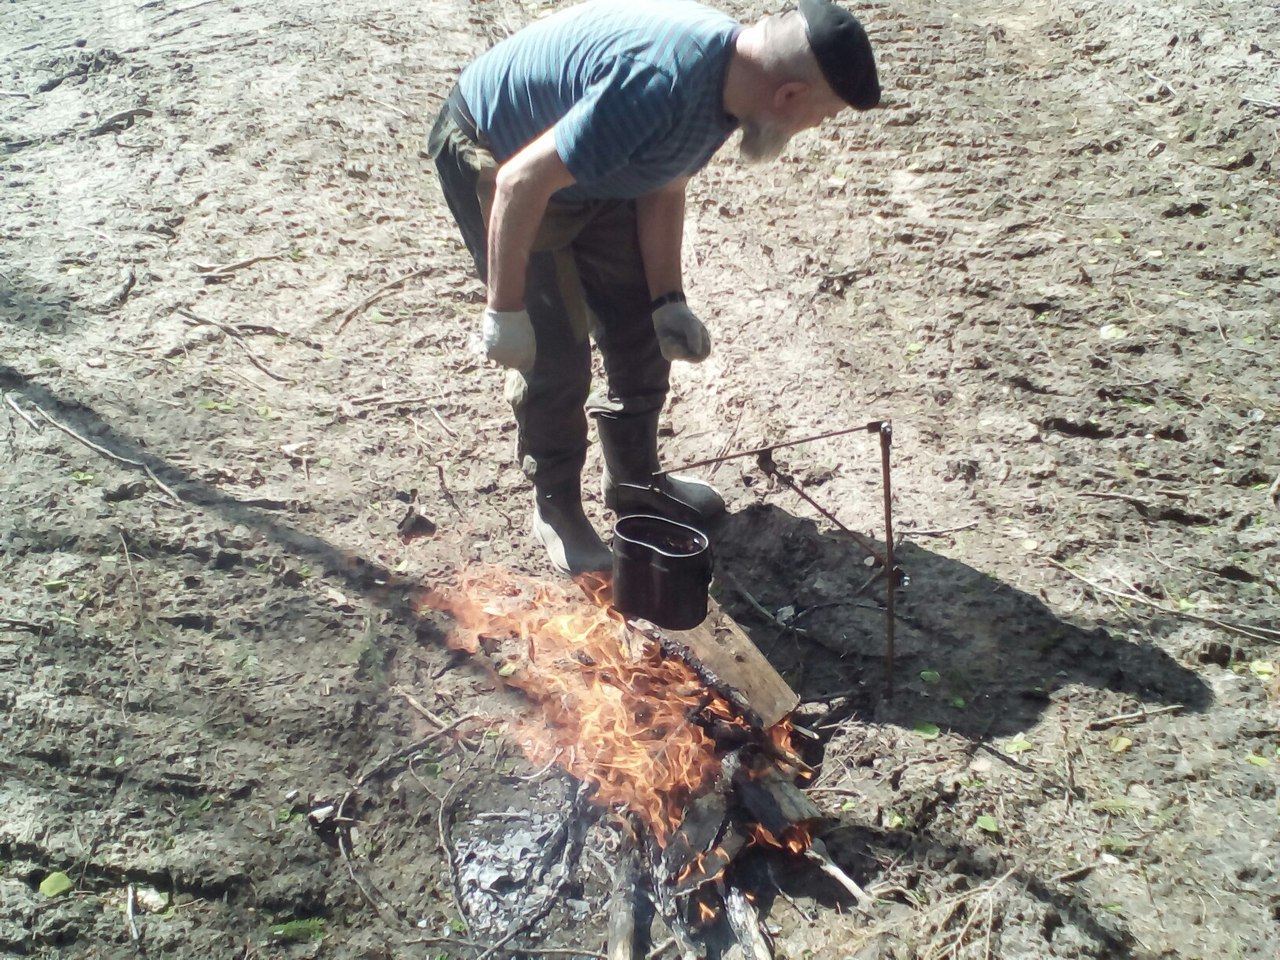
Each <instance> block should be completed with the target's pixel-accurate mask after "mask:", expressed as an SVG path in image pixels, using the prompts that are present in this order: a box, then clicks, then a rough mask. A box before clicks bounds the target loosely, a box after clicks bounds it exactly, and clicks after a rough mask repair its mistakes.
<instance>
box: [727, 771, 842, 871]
mask: <svg viewBox="0 0 1280 960" xmlns="http://www.w3.org/2000/svg"><path fill="white" fill-rule="evenodd" d="M734 788H735V790H736V792H737V795H738V800H739V801H740V802H741V803H742V805H743V806H744V807H745V808H746V809H747V811H748V812H749V813H750V814H751V816H752V817H754V818H755V822H756V823H757V824H759V826H760V828H761V829H763V830H766V831H768V833H769V836H770V837H771V838H772V839H773V841H774V843H775V845H776V846H779V847H782V848H784V849H787V850H791V851H792V852H793V853H800V852H802V851H803V850H804V849H805V847H807V846H808V844H809V837H810V834H811V833H812V831H813V828H814V827H815V826H816V825H817V824H818V823H820V822H821V821H822V820H823V819H824V815H823V813H822V811H821V810H819V809H818V808H817V806H816V805H815V804H814V802H813V801H812V800H810V799H809V797H808V796H807V795H805V794H804V793H802V792H801V791H800V789H799V788H798V787H797V786H796V785H795V784H794V783H792V782H791V781H790V780H787V779H785V778H784V777H783V776H782V774H781V773H779V772H778V770H777V769H776V768H774V767H765V768H764V769H762V770H747V769H740V770H739V771H738V774H737V775H736V776H735V777H734Z"/></svg>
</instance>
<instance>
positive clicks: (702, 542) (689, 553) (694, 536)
mask: <svg viewBox="0 0 1280 960" xmlns="http://www.w3.org/2000/svg"><path fill="white" fill-rule="evenodd" d="M630 520H639V521H649V522H653V523H656V524H658V525H659V526H665V527H674V528H675V529H676V530H678V531H680V532H681V533H685V534H688V535H689V537H690V539H691V540H692V541H693V542H694V544H696V546H695V547H694V548H693V549H690V550H685V551H680V552H674V551H671V550H664V549H663V548H662V547H661V546H659V545H658V544H656V543H651V542H649V541H648V540H644V539H641V538H639V537H638V536H636V535H634V534H631V535H629V534H628V533H627V531H626V529H625V526H624V525H627V522H628V521H630ZM630 525H631V526H634V525H635V524H630ZM613 535H614V537H615V538H617V539H619V540H623V541H625V542H626V543H633V544H635V545H636V546H639V547H644V548H645V549H646V550H652V551H654V552H655V553H659V554H661V555H662V556H664V557H696V556H698V555H700V554H703V553H706V552H707V551H708V550H709V549H710V548H711V538H710V537H708V536H707V535H706V534H705V533H703V532H702V531H701V530H699V529H698V528H697V527H691V526H689V525H688V524H687V523H680V522H679V521H676V520H668V519H667V518H666V517H659V516H654V515H653V514H648V513H632V514H628V515H627V516H625V517H619V518H618V520H617V522H616V523H614V525H613Z"/></svg>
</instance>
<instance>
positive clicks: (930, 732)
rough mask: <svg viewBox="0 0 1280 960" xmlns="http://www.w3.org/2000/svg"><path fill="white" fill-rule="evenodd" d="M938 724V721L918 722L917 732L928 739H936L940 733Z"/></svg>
mask: <svg viewBox="0 0 1280 960" xmlns="http://www.w3.org/2000/svg"><path fill="white" fill-rule="evenodd" d="M939 732H940V731H939V730H938V725H937V724H936V723H924V722H921V723H917V724H916V733H918V734H920V736H922V737H923V738H924V739H926V740H936V739H937V738H938V734H939Z"/></svg>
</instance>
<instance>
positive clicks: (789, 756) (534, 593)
mask: <svg viewBox="0 0 1280 960" xmlns="http://www.w3.org/2000/svg"><path fill="white" fill-rule="evenodd" d="M609 599H610V593H609V585H608V583H607V582H603V581H597V582H592V583H588V582H585V581H580V582H579V584H578V585H577V587H575V586H572V585H569V584H565V585H559V584H549V583H540V582H534V581H532V580H528V579H524V578H519V577H517V576H515V575H512V574H508V573H502V572H499V571H487V572H464V573H462V574H460V575H459V577H458V579H457V582H456V583H454V584H453V585H451V586H449V587H447V588H437V589H433V590H430V591H428V592H426V593H425V594H424V595H423V596H421V597H420V598H419V602H420V604H421V605H423V606H426V607H430V608H433V609H436V610H440V611H443V612H446V613H448V614H450V615H451V616H452V617H453V619H454V621H455V624H456V626H455V628H454V630H453V631H452V633H451V635H450V637H449V644H450V646H452V647H454V648H455V649H458V650H461V651H465V652H466V653H468V654H470V655H471V656H472V657H474V658H475V660H476V661H477V662H478V663H480V664H482V665H483V666H484V667H485V668H486V669H487V670H488V671H489V672H490V673H491V674H492V676H493V677H494V679H495V681H496V682H498V683H501V684H502V685H504V686H507V687H509V688H512V689H514V690H517V691H519V692H520V693H521V694H522V695H523V696H524V698H526V699H527V701H528V703H529V710H528V711H527V713H526V714H525V716H523V717H521V718H520V719H519V720H517V721H515V722H514V724H513V727H512V735H513V736H514V738H515V739H516V740H517V741H518V742H519V744H520V746H521V748H522V749H523V751H524V753H525V755H526V756H527V757H528V759H529V760H530V761H531V762H532V763H534V764H536V765H537V766H539V767H546V766H550V765H553V764H554V765H558V766H559V767H561V768H562V769H563V770H565V771H566V772H568V773H569V774H571V775H572V776H573V777H575V778H577V779H578V780H579V781H580V782H581V783H583V784H584V785H586V789H587V791H588V793H589V796H590V799H591V801H592V803H593V804H595V805H596V806H597V807H598V808H607V809H611V810H614V811H616V812H618V813H619V814H620V815H622V816H623V817H624V818H625V819H626V820H627V821H628V822H629V823H630V824H631V825H632V827H633V829H632V830H630V831H628V833H629V838H628V840H627V846H626V849H625V850H624V853H623V857H624V860H625V861H626V863H624V864H623V865H622V866H623V869H620V870H619V871H618V872H619V876H620V877H621V878H622V882H620V883H619V884H618V887H617V889H616V890H615V893H614V899H615V903H614V905H613V909H612V910H611V921H610V941H611V943H610V957H611V958H620V957H630V956H632V955H633V954H632V950H633V945H634V944H633V941H634V939H635V928H634V910H629V909H626V904H627V903H628V902H634V901H635V899H636V897H637V895H638V892H639V890H640V888H642V887H647V888H648V895H649V898H650V899H651V900H652V901H653V903H654V905H655V906H656V907H657V908H658V910H659V911H660V912H661V914H662V917H663V919H664V921H665V922H666V924H667V926H668V927H669V928H670V929H671V931H672V934H673V936H674V937H675V938H676V940H677V942H678V943H679V945H680V947H681V950H682V952H683V953H684V954H685V955H686V956H694V955H698V954H699V953H700V952H701V950H699V949H698V947H697V944H698V943H700V942H701V943H703V944H704V945H705V944H708V943H710V942H712V941H714V940H720V941H721V942H722V944H723V943H725V942H737V943H738V944H740V946H741V948H742V950H743V951H744V953H745V955H746V956H748V957H753V958H762V957H768V956H771V955H772V953H771V950H770V949H769V945H768V938H767V935H766V934H765V933H764V931H763V930H762V928H761V925H760V923H759V920H758V918H757V916H756V912H755V909H754V907H753V906H752V905H751V903H750V899H749V897H748V896H747V895H746V893H745V892H744V891H742V890H740V889H738V888H737V887H736V886H735V885H734V883H733V881H732V876H731V875H732V866H733V864H734V862H735V860H736V859H737V858H738V857H739V855H740V854H742V853H743V852H744V851H746V850H748V849H751V848H753V847H764V848H769V849H773V850H780V851H785V852H787V853H790V854H792V855H795V856H798V857H804V858H806V859H807V860H809V861H812V862H813V863H815V864H816V865H817V866H818V867H819V868H820V869H822V870H823V871H824V872H826V873H827V874H829V875H830V876H831V877H833V878H834V879H836V880H837V881H838V882H839V883H840V884H841V885H842V886H843V887H844V888H845V889H846V890H847V891H848V892H849V893H851V894H852V895H853V896H854V897H855V898H856V899H857V901H858V903H859V905H860V906H863V907H865V906H867V905H869V903H870V898H868V897H867V895H866V894H865V893H864V892H863V891H862V890H861V889H860V888H859V887H858V886H857V885H856V884H855V883H854V882H853V881H852V880H851V879H850V878H848V877H847V876H845V875H844V874H843V873H842V872H841V871H840V870H839V869H838V868H837V867H836V866H835V865H834V864H833V863H832V862H831V861H830V859H829V858H828V857H827V856H826V854H825V851H824V848H823V847H822V844H821V842H820V841H819V840H816V839H815V838H814V835H813V833H814V829H815V828H816V827H817V826H818V825H819V823H820V822H821V820H822V819H823V815H822V813H821V812H820V811H819V810H818V809H817V807H815V806H814V805H813V803H812V802H811V801H810V800H809V799H808V797H807V796H806V795H805V794H804V793H803V792H802V790H801V789H800V788H799V785H800V784H803V783H804V782H805V781H806V780H808V779H809V778H810V777H811V776H812V774H813V771H812V769H811V768H810V767H808V766H807V765H806V764H805V762H804V761H803V760H802V759H801V757H800V756H799V755H798V754H797V752H796V748H795V746H794V744H793V738H794V737H795V736H796V731H795V728H794V727H793V726H792V725H791V723H790V721H789V720H788V719H786V718H783V719H781V720H780V721H778V722H775V723H773V724H772V725H769V726H765V725H764V724H763V723H762V722H761V720H760V714H759V713H758V712H756V711H754V710H752V709H751V707H750V705H749V704H748V703H746V702H745V701H744V698H743V696H742V693H741V691H740V690H734V689H732V688H725V687H724V686H723V684H722V683H721V682H720V680H719V679H718V678H717V677H716V676H715V675H714V674H713V673H712V672H711V671H709V670H708V669H707V668H706V666H705V665H704V664H703V663H701V662H700V661H699V659H698V658H697V657H696V656H695V655H693V653H692V652H691V651H690V650H689V648H688V647H687V646H685V645H684V644H682V643H681V642H680V640H681V637H680V635H679V634H678V633H675V632H668V631H663V630H661V629H660V628H657V627H655V626H653V625H652V624H649V623H647V622H645V621H637V620H631V619H628V618H626V617H624V616H623V615H622V614H620V613H618V612H617V611H616V610H614V609H613V608H612V607H611V606H610V604H609ZM779 682H781V681H780V678H779ZM792 705H794V704H792ZM726 937H728V938H729V939H728V940H727V941H726V940H724V938H726Z"/></svg>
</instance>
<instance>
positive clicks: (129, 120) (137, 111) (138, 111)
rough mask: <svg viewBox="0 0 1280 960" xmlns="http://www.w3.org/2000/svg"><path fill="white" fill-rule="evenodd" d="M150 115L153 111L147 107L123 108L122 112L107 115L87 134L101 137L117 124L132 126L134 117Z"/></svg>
mask: <svg viewBox="0 0 1280 960" xmlns="http://www.w3.org/2000/svg"><path fill="white" fill-rule="evenodd" d="M149 116H151V111H150V110H148V109H147V108H146V107H134V108H133V109H132V110H122V111H121V112H120V113H117V114H114V115H112V116H110V117H107V119H105V120H103V121H102V122H101V123H100V124H98V125H97V126H96V127H94V128H93V129H92V130H90V131H89V132H88V133H87V134H86V136H87V137H100V136H102V135H103V134H104V133H110V132H111V129H112V128H113V127H115V126H116V125H117V124H121V123H123V124H126V125H127V126H130V127H131V126H133V120H134V118H136V117H144V118H145V117H149Z"/></svg>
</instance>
